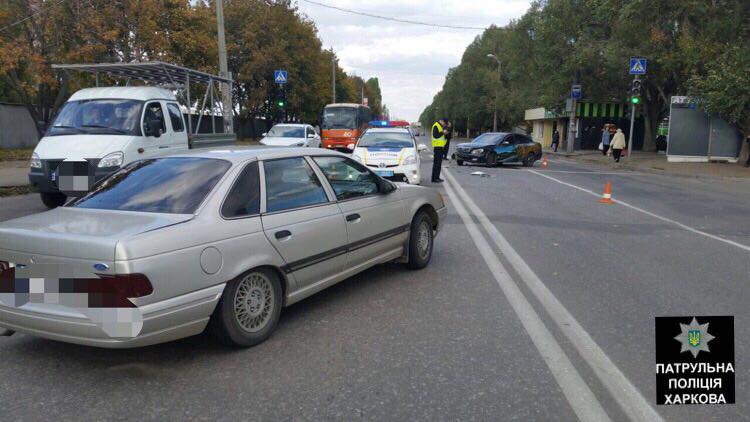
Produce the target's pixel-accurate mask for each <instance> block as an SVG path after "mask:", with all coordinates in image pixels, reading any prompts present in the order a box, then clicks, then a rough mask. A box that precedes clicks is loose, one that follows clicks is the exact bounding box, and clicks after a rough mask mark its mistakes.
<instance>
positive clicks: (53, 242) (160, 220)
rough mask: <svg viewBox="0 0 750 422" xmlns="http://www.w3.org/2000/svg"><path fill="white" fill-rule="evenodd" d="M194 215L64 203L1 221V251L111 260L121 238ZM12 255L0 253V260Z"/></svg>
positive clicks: (90, 259) (30, 255)
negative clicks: (75, 206) (49, 208)
mask: <svg viewBox="0 0 750 422" xmlns="http://www.w3.org/2000/svg"><path fill="white" fill-rule="evenodd" d="M191 218H193V216H192V215H185V214H159V213H141V212H129V211H110V210H96V209H84V208H66V207H61V208H56V209H54V210H51V211H47V212H43V213H39V214H33V215H29V216H26V217H21V218H17V219H14V220H9V221H5V222H3V223H0V254H3V253H5V254H8V253H12V254H13V255H19V254H20V255H28V257H29V258H31V257H33V256H42V255H43V256H47V257H60V258H73V259H81V260H87V261H95V262H104V263H111V262H112V261H113V260H114V255H115V246H116V244H117V241H118V240H121V239H123V238H127V237H130V236H133V235H136V234H139V233H143V232H146V231H151V230H156V229H158V228H161V227H166V226H171V225H174V224H179V223H181V222H184V221H187V220H190V219H191ZM8 258H10V257H4V256H2V255H0V260H7V259H8Z"/></svg>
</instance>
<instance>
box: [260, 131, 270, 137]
mask: <svg viewBox="0 0 750 422" xmlns="http://www.w3.org/2000/svg"><path fill="white" fill-rule="evenodd" d="M266 135H268V132H263V133H261V134H260V136H262V137H264V138H265V136H266Z"/></svg>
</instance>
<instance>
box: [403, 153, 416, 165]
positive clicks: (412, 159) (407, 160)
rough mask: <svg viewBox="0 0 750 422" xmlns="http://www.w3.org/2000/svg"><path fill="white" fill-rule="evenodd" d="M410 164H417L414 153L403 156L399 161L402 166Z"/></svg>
mask: <svg viewBox="0 0 750 422" xmlns="http://www.w3.org/2000/svg"><path fill="white" fill-rule="evenodd" d="M411 164H417V157H416V156H414V155H409V156H408V157H406V158H404V161H402V162H401V165H402V166H408V165H411Z"/></svg>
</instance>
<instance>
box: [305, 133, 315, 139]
mask: <svg viewBox="0 0 750 422" xmlns="http://www.w3.org/2000/svg"><path fill="white" fill-rule="evenodd" d="M307 137H308V138H310V139H312V138H314V137H315V134H314V133H308V134H307Z"/></svg>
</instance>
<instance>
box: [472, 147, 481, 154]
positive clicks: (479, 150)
mask: <svg viewBox="0 0 750 422" xmlns="http://www.w3.org/2000/svg"><path fill="white" fill-rule="evenodd" d="M482 154H484V150H483V149H481V148H479V149H473V150H471V155H482Z"/></svg>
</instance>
